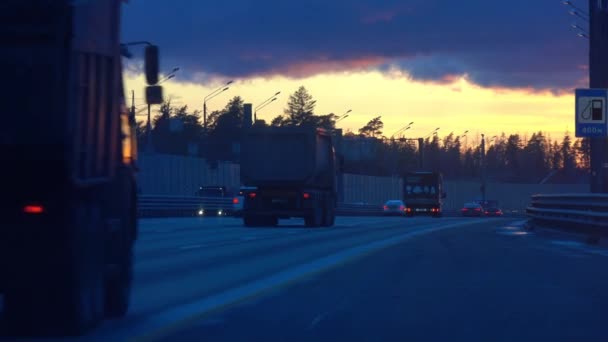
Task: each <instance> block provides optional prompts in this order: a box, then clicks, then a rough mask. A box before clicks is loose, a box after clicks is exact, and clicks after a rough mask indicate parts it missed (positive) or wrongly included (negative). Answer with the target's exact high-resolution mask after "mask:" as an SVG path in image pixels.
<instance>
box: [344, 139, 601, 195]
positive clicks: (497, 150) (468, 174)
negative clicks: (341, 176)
mask: <svg viewBox="0 0 608 342" xmlns="http://www.w3.org/2000/svg"><path fill="white" fill-rule="evenodd" d="M366 140H367V141H366ZM343 145H344V146H345V147H344V151H345V154H346V155H347V156H349V155H351V156H352V155H353V153H349V150H352V149H354V150H357V149H359V150H363V151H365V152H364V153H359V154H357V153H354V155H355V156H354V157H351V158H350V160H349V159H348V158H347V159H346V160H345V172H348V173H361V174H370V175H377V176H390V175H394V176H400V175H402V174H403V173H404V172H407V171H412V170H418V169H424V170H433V171H440V172H442V173H443V174H444V176H445V177H446V178H448V179H479V178H481V176H482V172H485V175H486V177H487V179H488V180H496V181H503V182H533V183H538V182H542V181H547V182H552V183H554V182H561V183H577V182H585V181H588V178H587V176H586V175H587V173H588V170H589V152H590V151H589V140H588V139H577V140H573V139H572V137H571V136H570V135H569V134H568V133H565V135H564V137H563V139H562V140H561V141H560V142H558V141H556V140H552V139H550V138H548V137H547V136H546V135H545V134H544V133H543V132H536V133H534V134H532V136H531V137H530V138H528V139H526V138H524V137H522V136H521V135H519V134H510V135H506V134H505V133H503V134H501V135H500V136H497V137H495V138H493V139H488V138H486V144H485V151H486V153H485V159H483V158H482V157H483V154H482V146H481V143H478V144H476V145H475V146H465V144H464V143H463V141H462V139H461V138H460V137H459V136H454V134H450V135H447V136H444V137H440V136H439V135H433V136H432V137H429V138H426V139H424V143H423V150H422V151H423V153H422V160H421V157H420V153H419V146H418V142H417V140H416V139H414V140H405V141H404V140H403V139H386V138H373V139H369V138H368V139H362V138H361V137H360V136H351V137H348V136H346V137H345V140H344V143H343ZM361 145H363V146H361ZM421 162H422V167H421V166H420V163H421ZM484 166H485V167H484Z"/></svg>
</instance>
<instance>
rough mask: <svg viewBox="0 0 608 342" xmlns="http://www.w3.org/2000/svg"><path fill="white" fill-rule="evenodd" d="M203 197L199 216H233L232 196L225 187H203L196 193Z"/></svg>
mask: <svg viewBox="0 0 608 342" xmlns="http://www.w3.org/2000/svg"><path fill="white" fill-rule="evenodd" d="M195 196H197V197H201V202H200V204H199V208H198V210H197V212H196V214H197V215H198V216H226V215H230V214H232V196H231V195H230V193H229V192H228V191H227V189H226V187H225V186H201V187H200V188H199V189H198V190H197V191H196V193H195Z"/></svg>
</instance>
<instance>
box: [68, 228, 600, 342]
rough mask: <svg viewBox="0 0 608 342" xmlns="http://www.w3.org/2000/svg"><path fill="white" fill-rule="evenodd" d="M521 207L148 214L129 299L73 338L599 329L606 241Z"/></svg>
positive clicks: (472, 335)
mask: <svg viewBox="0 0 608 342" xmlns="http://www.w3.org/2000/svg"><path fill="white" fill-rule="evenodd" d="M523 222H524V221H521V220H517V219H513V218H510V219H506V218H502V219H484V218H481V219H478V218H468V219H465V218H442V219H433V218H426V217H420V218H418V217H417V218H412V219H406V218H400V217H340V218H338V220H337V224H336V226H335V227H333V228H329V229H327V228H314V229H311V228H304V227H303V222H300V221H297V220H292V221H282V222H281V223H282V224H281V226H280V227H277V228H244V227H242V225H241V223H240V221H239V220H236V219H233V218H183V219H144V220H141V221H140V239H139V241H138V243H137V254H136V258H137V259H136V275H135V287H134V291H133V305H132V309H131V311H130V313H129V315H128V317H127V318H125V319H123V320H117V321H107V322H104V323H103V324H102V325H101V326H99V327H98V329H96V330H95V331H94V332H92V333H91V334H90V335H88V336H86V337H83V338H80V339H74V340H83V341H85V340H86V341H124V340H146V341H202V340H204V341H311V340H314V341H337V340H355V341H371V340H374V341H404V340H410V341H419V340H424V341H516V340H517V341H542V340H547V341H608V324H606V322H608V291H606V289H608V271H607V270H606V269H607V268H606V264H607V263H608V249H607V248H605V247H603V246H589V245H585V244H584V243H582V242H581V241H580V239H579V238H578V237H577V236H571V235H565V234H560V233H553V232H548V231H533V232H530V231H527V230H525V229H523V227H522V226H523Z"/></svg>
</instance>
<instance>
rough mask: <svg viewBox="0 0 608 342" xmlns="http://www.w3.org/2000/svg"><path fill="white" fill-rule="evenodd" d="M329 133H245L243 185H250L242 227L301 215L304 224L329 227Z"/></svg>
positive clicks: (332, 199) (332, 206) (332, 168)
mask: <svg viewBox="0 0 608 342" xmlns="http://www.w3.org/2000/svg"><path fill="white" fill-rule="evenodd" d="M336 172H337V169H336V158H335V152H334V147H333V139H332V135H331V134H330V133H329V132H327V131H325V130H323V129H317V128H313V127H252V128H250V129H249V130H248V132H247V133H245V137H244V143H243V145H242V153H241V181H242V183H243V184H248V185H249V186H254V187H256V188H257V189H256V190H255V191H249V192H247V196H246V197H245V202H244V206H243V223H244V224H245V226H261V225H270V226H273V225H276V224H277V222H278V219H279V218H291V217H301V218H304V221H305V223H306V226H308V227H319V226H324V227H328V226H333V225H334V220H335V210H336V204H337V181H336Z"/></svg>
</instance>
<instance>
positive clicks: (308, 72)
mask: <svg viewBox="0 0 608 342" xmlns="http://www.w3.org/2000/svg"><path fill="white" fill-rule="evenodd" d="M574 3H575V4H576V5H578V6H580V7H582V8H584V9H586V2H585V1H578V2H577V1H574ZM575 22H577V20H576V18H575V17H573V16H571V15H569V14H568V8H567V7H566V6H564V5H562V4H561V1H557V0H534V1H531V0H511V1H487V0H463V1H453V0H400V1H396V0H395V1H393V0H384V1H381V0H348V1H347V0H335V1H332V0H308V1H284V0H281V1H279V0H256V1H254V0H225V1H214V2H210V1H195V0H189V1H188V0H177V1H166V0H145V1H144V0H131V1H130V2H129V4H128V5H127V6H124V16H123V37H124V38H123V39H124V41H138V40H147V41H151V42H153V43H155V44H158V45H159V46H160V48H161V65H162V70H166V71H170V70H171V69H173V68H174V67H180V71H179V72H178V73H177V74H176V77H175V78H174V79H172V80H170V81H168V82H165V83H164V84H163V85H164V86H165V94H166V96H167V97H171V98H172V99H173V102H174V103H176V104H180V105H183V104H185V105H188V106H189V107H190V108H193V109H202V102H203V98H204V97H205V96H206V95H208V94H209V93H210V92H211V91H213V90H214V89H216V88H217V87H220V86H221V85H222V84H224V83H225V82H227V81H228V80H235V82H234V84H232V85H231V87H230V89H229V90H228V91H226V92H225V93H223V94H221V95H219V96H217V97H215V98H213V99H212V100H211V101H210V102H209V103H208V108H209V112H211V111H212V110H215V109H220V108H222V107H223V106H224V105H225V104H226V102H227V101H228V100H229V99H230V98H231V97H233V96H236V95H239V96H241V97H243V99H244V100H245V102H250V103H253V104H254V106H255V105H256V104H259V103H261V102H263V101H264V100H266V99H267V98H268V97H270V96H272V95H273V94H274V93H276V92H277V91H281V94H280V95H279V99H278V100H277V101H276V102H274V103H273V104H271V105H269V106H267V107H266V108H264V109H263V110H262V111H261V112H260V113H259V118H261V119H266V120H267V121H269V120H270V119H272V118H273V117H274V116H276V115H278V114H280V113H282V111H283V109H284V107H285V104H286V101H287V99H288V96H289V94H291V93H293V92H294V91H295V90H296V89H297V88H298V87H299V86H300V85H304V86H305V87H306V88H308V90H309V91H310V93H311V94H312V95H313V97H314V98H315V99H316V100H317V107H316V111H315V113H316V114H327V113H335V114H337V115H341V114H343V113H344V112H346V111H347V110H348V109H352V113H351V115H350V116H349V117H348V118H346V119H345V120H343V121H341V122H339V123H338V127H341V128H344V129H345V130H346V129H351V130H354V131H356V130H357V129H358V128H360V127H361V126H363V125H364V124H365V123H366V122H367V121H369V120H370V119H371V118H373V117H375V116H379V115H381V116H382V119H383V121H384V123H385V129H384V134H385V135H387V136H390V135H391V134H393V133H394V132H395V131H397V130H398V129H399V128H401V127H403V126H405V125H407V124H408V123H409V122H411V121H413V122H415V124H414V125H413V126H412V129H411V130H409V131H408V132H407V133H408V134H407V136H411V137H417V136H422V135H426V134H428V133H429V132H431V131H432V130H433V129H435V128H436V127H440V128H441V130H440V135H446V134H449V133H450V132H454V133H455V134H462V133H463V132H464V131H465V130H469V131H470V135H469V137H470V138H469V139H475V137H474V136H475V135H476V134H480V133H485V134H487V135H488V136H492V135H495V134H498V133H500V132H503V131H504V132H506V133H521V134H526V133H531V132H532V131H538V130H543V131H546V132H548V133H549V134H550V135H551V136H552V138H554V139H561V137H562V136H563V134H564V132H565V131H566V130H569V131H570V132H573V131H574V113H573V111H574V95H573V93H574V91H573V89H574V88H577V87H587V86H588V77H587V74H588V70H587V53H588V42H587V40H585V39H581V38H579V37H577V32H576V30H574V29H572V27H571V26H570V25H571V24H573V23H575ZM578 24H579V25H581V26H584V24H585V22H584V21H583V20H579V21H578ZM134 49H137V48H134ZM133 52H135V53H136V55H137V54H139V55H140V56H141V53H140V52H139V51H133ZM131 63H132V64H131V65H130V68H129V70H128V71H127V72H126V73H125V76H126V80H127V84H126V86H127V89H134V90H135V91H136V97H137V98H138V99H139V102H141V101H142V98H143V86H144V82H143V77H142V76H141V75H140V74H138V73H137V71H136V70H137V68H136V67H135V66H136V65H137V63H138V62H137V61H132V62H131ZM143 118H144V117H142V119H143Z"/></svg>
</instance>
